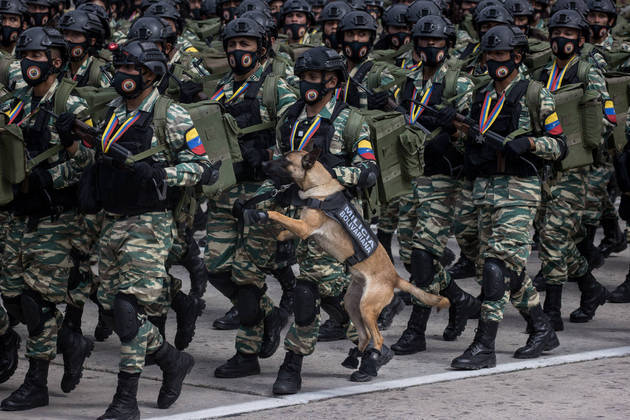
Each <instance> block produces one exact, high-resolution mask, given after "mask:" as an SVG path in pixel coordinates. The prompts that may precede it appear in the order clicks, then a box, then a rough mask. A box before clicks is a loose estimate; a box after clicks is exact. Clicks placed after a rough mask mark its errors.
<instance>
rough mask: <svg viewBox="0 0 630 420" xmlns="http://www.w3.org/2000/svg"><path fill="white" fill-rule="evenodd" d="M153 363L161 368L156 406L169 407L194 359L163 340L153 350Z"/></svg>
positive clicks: (179, 390)
mask: <svg viewBox="0 0 630 420" xmlns="http://www.w3.org/2000/svg"><path fill="white" fill-rule="evenodd" d="M155 363H156V364H157V365H158V366H159V367H160V369H162V386H161V387H160V394H159V395H158V399H157V405H158V408H169V407H170V406H171V405H173V403H174V402H175V401H177V399H178V398H179V394H181V392H182V385H183V384H184V378H185V377H186V375H188V374H189V373H190V371H191V370H192V368H193V366H194V365H195V359H193V357H192V356H191V355H190V354H188V353H186V352H183V351H179V350H176V349H175V347H173V346H171V345H170V344H169V343H167V342H166V341H165V342H164V343H163V344H162V347H160V348H159V349H158V350H157V351H156V352H155Z"/></svg>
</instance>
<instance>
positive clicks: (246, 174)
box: [224, 66, 275, 182]
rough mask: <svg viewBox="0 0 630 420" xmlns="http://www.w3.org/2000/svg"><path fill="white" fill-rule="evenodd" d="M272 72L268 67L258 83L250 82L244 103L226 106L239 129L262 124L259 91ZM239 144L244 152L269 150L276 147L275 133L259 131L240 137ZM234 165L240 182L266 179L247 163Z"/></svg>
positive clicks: (268, 130) (269, 130)
mask: <svg viewBox="0 0 630 420" xmlns="http://www.w3.org/2000/svg"><path fill="white" fill-rule="evenodd" d="M270 72H271V66H267V68H266V69H265V70H264V71H263V73H262V76H261V77H260V80H259V81H258V82H249V86H248V87H247V90H246V91H245V94H244V96H243V100H242V101H240V102H237V103H227V104H224V107H225V112H227V113H228V114H230V115H231V116H232V117H233V118H234V119H235V120H236V124H237V125H238V127H239V128H241V129H243V128H247V127H251V126H253V125H257V124H262V117H261V115H260V106H261V101H260V100H259V99H258V91H259V90H260V89H261V87H262V86H263V83H264V82H265V79H266V78H267V76H268V75H269V74H270ZM272 112H275V110H272ZM238 142H239V146H240V147H241V150H242V151H243V150H249V149H258V150H262V149H268V148H269V147H272V146H274V145H275V133H274V131H273V129H271V128H270V129H266V130H258V131H255V132H253V133H249V134H245V135H242V136H239V139H238ZM234 165H235V170H234V171H235V172H236V173H237V177H238V181H239V182H241V181H248V180H249V181H259V180H262V179H264V178H265V176H264V175H263V174H260V173H258V171H257V170H256V169H255V168H252V167H251V166H250V165H248V164H247V162H245V161H242V162H238V163H235V164H234Z"/></svg>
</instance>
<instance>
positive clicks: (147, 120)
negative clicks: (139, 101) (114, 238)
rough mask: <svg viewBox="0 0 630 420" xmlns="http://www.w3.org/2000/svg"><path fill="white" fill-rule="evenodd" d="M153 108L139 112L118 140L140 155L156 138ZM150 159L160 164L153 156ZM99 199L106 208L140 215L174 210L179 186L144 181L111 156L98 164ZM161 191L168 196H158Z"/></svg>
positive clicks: (132, 152)
mask: <svg viewBox="0 0 630 420" xmlns="http://www.w3.org/2000/svg"><path fill="white" fill-rule="evenodd" d="M113 113H114V108H113V107H110V109H109V111H108V113H107V118H106V121H109V119H110V118H111V116H112V114H113ZM153 133H154V130H153V111H151V112H142V111H140V118H139V119H138V121H137V122H136V123H135V124H133V125H132V126H131V127H130V128H129V129H128V130H127V131H126V132H125V134H124V135H123V136H122V137H121V138H120V139H119V140H118V142H117V143H118V144H119V145H121V146H123V147H124V148H126V149H127V150H129V151H130V152H131V154H132V155H137V154H138V153H140V152H144V151H145V150H148V149H150V148H151V141H152V139H153ZM141 162H147V163H149V164H150V165H152V166H158V164H157V163H156V162H154V161H153V160H151V158H146V159H144V160H142V161H141ZM96 165H97V167H96V173H97V175H96V177H97V180H96V182H97V185H98V187H97V193H98V200H99V201H100V203H102V205H103V208H104V209H105V210H106V211H108V212H111V213H115V214H123V215H126V216H134V215H138V214H143V213H148V212H153V211H164V210H167V209H172V208H173V207H174V204H175V203H176V200H177V196H178V192H179V189H178V188H166V189H165V187H164V185H155V184H154V183H153V182H152V181H148V182H145V181H141V180H139V179H138V178H137V176H136V175H135V174H134V172H133V171H132V170H131V169H128V168H126V167H123V166H122V165H119V164H117V163H115V162H114V161H112V160H109V159H102V160H100V161H98V162H97V163H96ZM158 190H161V191H163V192H164V194H165V195H166V197H162V199H160V198H161V197H159V195H158Z"/></svg>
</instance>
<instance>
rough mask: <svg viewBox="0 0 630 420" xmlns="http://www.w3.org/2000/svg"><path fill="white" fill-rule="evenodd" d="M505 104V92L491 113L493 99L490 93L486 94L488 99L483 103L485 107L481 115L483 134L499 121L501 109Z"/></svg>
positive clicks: (480, 123)
mask: <svg viewBox="0 0 630 420" xmlns="http://www.w3.org/2000/svg"><path fill="white" fill-rule="evenodd" d="M504 102H505V92H503V94H502V95H501V97H500V98H499V101H498V102H497V104H496V105H495V106H494V108H492V111H490V104H491V103H492V98H491V97H490V92H487V93H486V98H485V99H484V101H483V107H482V108H481V115H479V131H480V132H481V134H484V133H485V132H486V131H488V129H489V128H490V127H491V126H492V124H494V121H495V120H496V119H497V117H498V116H499V114H500V113H501V108H503V103H504Z"/></svg>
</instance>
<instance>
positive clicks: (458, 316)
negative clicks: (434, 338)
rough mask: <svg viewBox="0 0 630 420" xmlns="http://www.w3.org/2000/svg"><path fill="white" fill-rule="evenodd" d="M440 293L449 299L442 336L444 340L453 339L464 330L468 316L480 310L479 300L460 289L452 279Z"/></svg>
mask: <svg viewBox="0 0 630 420" xmlns="http://www.w3.org/2000/svg"><path fill="white" fill-rule="evenodd" d="M440 294H441V295H442V296H446V297H447V298H448V300H450V301H451V306H450V308H449V313H448V315H449V316H448V325H447V326H446V328H445V329H444V332H443V333H442V337H443V338H444V340H446V341H454V340H455V339H457V337H459V336H460V335H461V334H462V332H464V329H465V328H466V323H467V322H468V320H469V319H470V317H471V316H472V315H474V314H476V313H478V312H479V311H480V309H481V302H480V301H479V300H477V298H475V297H474V296H472V295H470V294H468V293H466V292H464V291H463V290H462V289H460V288H459V286H458V285H457V284H456V283H455V281H454V280H451V282H450V283H449V285H448V287H447V288H446V289H444V290H442V291H441V292H440Z"/></svg>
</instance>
